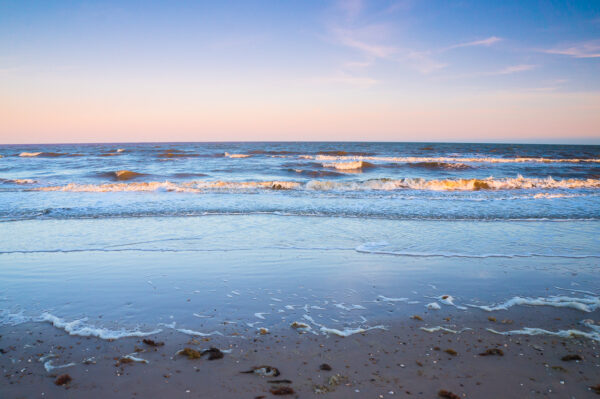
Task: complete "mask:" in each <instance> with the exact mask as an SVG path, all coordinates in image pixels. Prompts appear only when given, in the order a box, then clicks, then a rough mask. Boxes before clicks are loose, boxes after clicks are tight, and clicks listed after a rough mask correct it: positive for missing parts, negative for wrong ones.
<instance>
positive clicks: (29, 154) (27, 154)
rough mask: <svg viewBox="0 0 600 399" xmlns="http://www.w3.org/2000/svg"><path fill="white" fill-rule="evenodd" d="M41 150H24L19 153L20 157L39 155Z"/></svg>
mask: <svg viewBox="0 0 600 399" xmlns="http://www.w3.org/2000/svg"><path fill="white" fill-rule="evenodd" d="M40 154H41V152H22V153H20V154H19V156H20V157H37V156H38V155H40Z"/></svg>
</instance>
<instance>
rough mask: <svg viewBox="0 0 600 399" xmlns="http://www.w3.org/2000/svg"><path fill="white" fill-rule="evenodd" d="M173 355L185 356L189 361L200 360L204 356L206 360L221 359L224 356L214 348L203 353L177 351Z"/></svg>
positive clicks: (192, 350) (194, 350) (188, 349)
mask: <svg viewBox="0 0 600 399" xmlns="http://www.w3.org/2000/svg"><path fill="white" fill-rule="evenodd" d="M175 355H183V356H187V358H188V359H190V360H194V359H200V358H201V357H202V356H204V355H208V360H217V359H223V357H224V356H225V355H224V354H223V352H222V351H221V350H220V349H218V348H214V347H211V348H210V349H206V350H203V351H197V350H196V349H192V348H183V349H182V350H180V351H177V352H176V353H175Z"/></svg>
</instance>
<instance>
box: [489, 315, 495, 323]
mask: <svg viewBox="0 0 600 399" xmlns="http://www.w3.org/2000/svg"><path fill="white" fill-rule="evenodd" d="M488 321H491V322H492V323H495V322H496V318H495V317H492V316H490V317H488Z"/></svg>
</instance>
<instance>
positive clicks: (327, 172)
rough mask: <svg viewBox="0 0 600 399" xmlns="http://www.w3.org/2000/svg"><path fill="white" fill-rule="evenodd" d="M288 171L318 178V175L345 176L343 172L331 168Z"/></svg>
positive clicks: (292, 169) (290, 169)
mask: <svg viewBox="0 0 600 399" xmlns="http://www.w3.org/2000/svg"><path fill="white" fill-rule="evenodd" d="M286 170H287V171H288V172H293V173H295V174H296V173H297V174H299V175H302V176H307V177H312V178H317V177H339V176H344V174H343V173H339V172H334V171H330V170H311V169H294V168H289V169H286Z"/></svg>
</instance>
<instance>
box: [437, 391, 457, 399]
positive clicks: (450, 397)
mask: <svg viewBox="0 0 600 399" xmlns="http://www.w3.org/2000/svg"><path fill="white" fill-rule="evenodd" d="M438 396H439V397H440V398H444V399H460V396H458V395H457V394H455V393H452V392H450V391H446V390H445V389H442V390H440V391H439V392H438Z"/></svg>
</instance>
